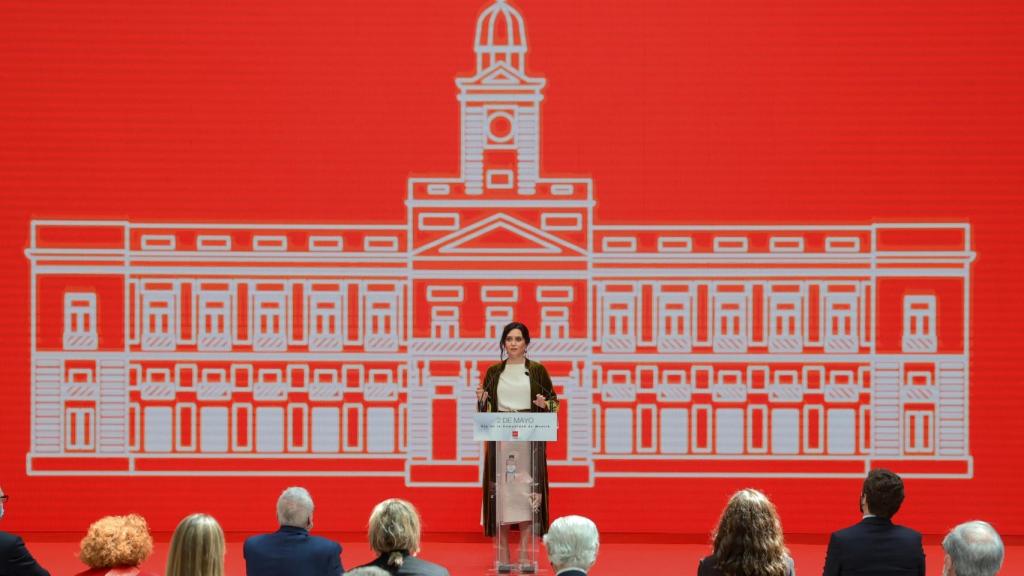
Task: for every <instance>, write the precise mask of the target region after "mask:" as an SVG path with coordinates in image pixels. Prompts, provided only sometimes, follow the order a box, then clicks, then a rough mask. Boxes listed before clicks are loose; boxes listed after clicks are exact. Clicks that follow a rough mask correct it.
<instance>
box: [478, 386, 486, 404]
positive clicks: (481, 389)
mask: <svg viewBox="0 0 1024 576" xmlns="http://www.w3.org/2000/svg"><path fill="white" fill-rule="evenodd" d="M486 401H487V390H484V387H483V386H480V387H478V388H477V389H476V402H477V404H480V403H482V402H486Z"/></svg>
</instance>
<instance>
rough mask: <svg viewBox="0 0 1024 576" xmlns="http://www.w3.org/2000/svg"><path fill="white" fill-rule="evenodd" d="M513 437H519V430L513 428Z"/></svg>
mask: <svg viewBox="0 0 1024 576" xmlns="http://www.w3.org/2000/svg"><path fill="white" fill-rule="evenodd" d="M512 437H513V438H519V430H513V431H512Z"/></svg>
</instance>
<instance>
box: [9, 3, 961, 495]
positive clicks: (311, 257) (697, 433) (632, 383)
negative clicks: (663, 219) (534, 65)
mask: <svg viewBox="0 0 1024 576" xmlns="http://www.w3.org/2000/svg"><path fill="white" fill-rule="evenodd" d="M474 48H475V53H476V73H475V74H474V75H473V76H471V77H462V78H457V80H456V84H457V86H458V89H459V97H458V101H459V106H460V110H461V176H459V177H452V178H410V179H409V181H408V190H407V200H406V206H407V219H406V222H404V223H399V224H394V225H390V224H366V225H362V224H352V225H350V224H338V225H283V224H266V223H262V224H260V223H256V224H251V225H236V224H209V223H205V224H189V223H183V224H166V223H159V224H155V223H140V222H127V221H91V220H36V221H33V222H32V224H31V232H30V236H31V237H30V247H29V248H28V249H27V250H26V256H27V257H28V259H29V260H30V262H31V282H32V288H31V307H32V312H31V319H32V328H31V349H32V355H31V363H32V371H31V387H32V403H31V410H32V417H31V427H32V429H31V447H30V451H29V453H28V454H27V462H26V466H27V471H28V473H29V474H31V475H67V476H86V475H180V474H186V473H187V474H189V475H209V476H228V475H235V476H245V475H254V476H255V475H296V474H298V475H308V476H313V475H333V476H378V477H387V476H393V477H401V478H404V481H405V482H406V484H407V485H410V486H470V485H473V486H475V485H477V484H478V482H479V478H480V476H479V473H480V456H481V450H480V445H479V444H478V443H475V442H473V441H472V426H471V423H472V413H473V412H474V411H475V395H474V389H475V387H476V385H477V383H478V381H479V380H480V377H481V374H482V373H483V371H484V370H485V369H486V367H487V366H488V365H489V364H491V363H493V362H494V361H496V360H497V356H498V353H497V335H498V333H499V331H500V329H501V327H502V326H503V325H504V324H505V323H507V322H509V321H510V320H512V319H513V318H515V319H519V320H522V321H524V322H526V323H527V324H528V325H529V326H531V327H532V328H533V331H534V342H533V344H532V345H531V346H530V355H531V357H533V358H535V359H537V360H540V361H542V362H544V363H545V364H546V365H547V366H548V368H549V370H550V372H551V373H552V376H553V379H554V382H555V384H556V387H557V391H558V393H559V396H560V398H561V399H562V400H563V403H562V410H561V411H560V413H559V421H560V428H561V432H560V438H561V439H560V440H559V442H557V443H556V444H554V445H552V446H551V448H550V449H549V457H550V459H551V477H552V481H553V483H554V484H555V485H556V486H558V485H560V486H584V487H585V486H592V485H593V484H594V482H596V481H597V479H599V478H602V477H606V478H607V477H680V478H682V477H729V476H739V477H821V478H830V477H860V476H862V475H863V474H864V473H865V471H866V470H867V469H869V468H871V467H875V466H887V467H890V468H893V469H895V470H898V471H900V472H901V473H903V474H905V475H908V476H913V477H923V478H969V477H971V476H972V474H973V461H972V458H971V454H970V449H969V438H968V420H969V418H968V417H969V410H968V397H969V395H968V375H969V350H968V343H969V314H970V301H969V294H970V268H971V263H972V262H973V260H974V257H975V254H974V252H972V250H971V239H970V227H969V225H968V224H966V223H955V224H950V223H908V224H892V223H884V224H883V223H867V224H859V225H842V226H840V225H815V224H810V225H805V226H794V225H786V226H774V225H757V226H732V225H702V226H689V225H678V226H650V225H642V224H641V225H636V226H609V225H600V224H597V223H595V222H594V219H593V210H594V205H595V199H594V197H593V194H592V190H593V182H592V181H591V180H590V179H589V178H550V177H546V176H544V175H542V174H541V173H540V169H539V167H540V157H539V156H540V108H541V103H542V101H543V89H544V86H545V80H544V79H543V78H539V77H534V76H530V75H529V74H528V73H527V71H526V65H525V64H526V54H527V46H526V34H525V25H524V22H523V19H522V17H521V15H520V14H519V12H518V11H517V10H516V9H515V8H514V7H512V6H511V5H509V4H508V3H506V2H505V1H503V0H496V1H495V2H493V3H492V4H491V5H490V6H488V7H487V8H486V9H485V10H484V11H483V12H482V13H481V15H480V17H479V19H478V22H477V29H476V42H475V46H474Z"/></svg>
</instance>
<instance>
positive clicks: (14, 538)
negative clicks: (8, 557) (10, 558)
mask: <svg viewBox="0 0 1024 576" xmlns="http://www.w3.org/2000/svg"><path fill="white" fill-rule="evenodd" d="M19 544H21V536H18V535H17V534H11V533H9V532H0V550H4V549H7V548H10V547H13V546H17V545H19Z"/></svg>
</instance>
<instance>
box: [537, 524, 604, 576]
mask: <svg viewBox="0 0 1024 576" xmlns="http://www.w3.org/2000/svg"><path fill="white" fill-rule="evenodd" d="M600 544H601V543H600V541H599V539H598V534H597V525H595V524H594V522H593V521H592V520H591V519H590V518H585V517H583V516H562V517H561V518H557V519H556V520H555V521H554V522H552V523H551V527H550V528H548V533H547V534H545V535H544V548H545V549H546V550H547V552H548V561H549V562H551V567H552V568H554V570H555V572H558V571H560V570H565V569H567V568H576V569H579V570H582V571H584V572H587V571H589V570H590V567H591V566H593V565H594V562H596V561H597V549H598V547H599V546H600Z"/></svg>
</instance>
